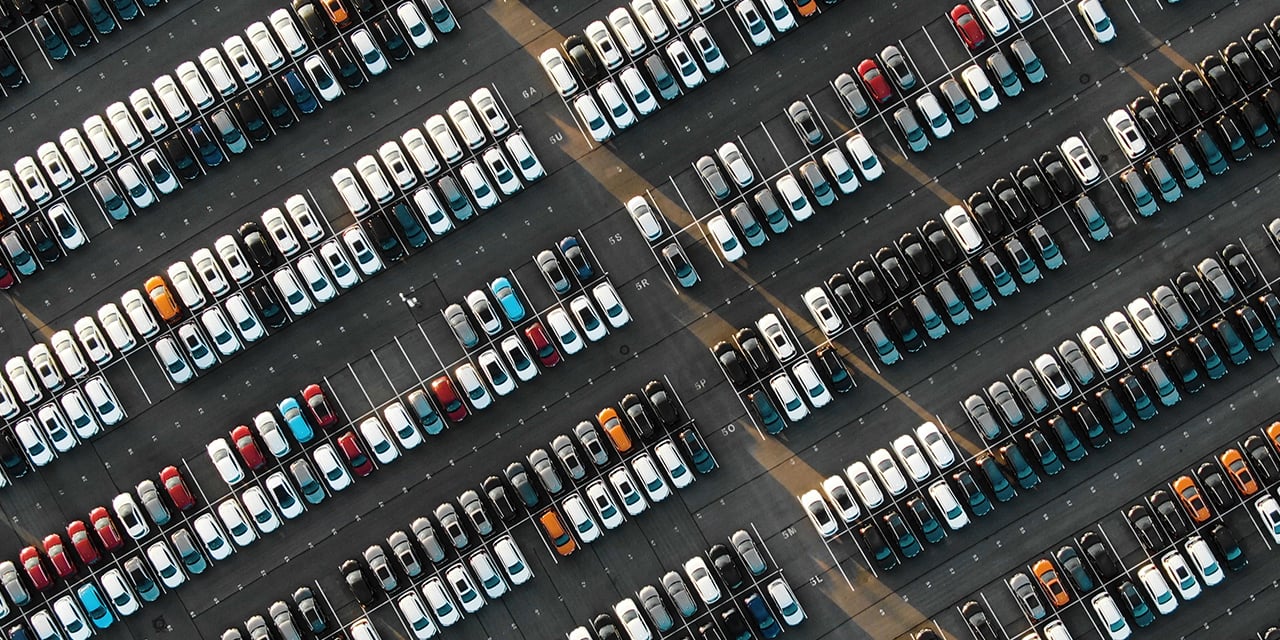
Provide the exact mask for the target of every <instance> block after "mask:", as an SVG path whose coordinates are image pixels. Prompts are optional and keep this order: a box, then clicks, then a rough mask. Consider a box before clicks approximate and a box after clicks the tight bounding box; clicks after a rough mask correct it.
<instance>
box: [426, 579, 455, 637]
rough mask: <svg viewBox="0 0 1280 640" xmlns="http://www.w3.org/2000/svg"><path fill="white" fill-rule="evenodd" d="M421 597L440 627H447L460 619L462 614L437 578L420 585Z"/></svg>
mask: <svg viewBox="0 0 1280 640" xmlns="http://www.w3.org/2000/svg"><path fill="white" fill-rule="evenodd" d="M422 595H423V597H425V598H426V599H427V604H428V605H429V606H430V607H431V612H432V613H433V614H435V617H436V620H437V621H439V622H440V626H442V627H448V626H450V625H452V624H453V623H455V622H457V621H459V620H461V619H462V612H461V611H459V610H458V607H457V606H455V605H454V603H453V598H450V597H449V594H448V592H447V591H445V588H444V583H443V582H442V581H441V580H440V578H439V577H433V578H431V579H429V580H427V582H426V584H424V585H422Z"/></svg>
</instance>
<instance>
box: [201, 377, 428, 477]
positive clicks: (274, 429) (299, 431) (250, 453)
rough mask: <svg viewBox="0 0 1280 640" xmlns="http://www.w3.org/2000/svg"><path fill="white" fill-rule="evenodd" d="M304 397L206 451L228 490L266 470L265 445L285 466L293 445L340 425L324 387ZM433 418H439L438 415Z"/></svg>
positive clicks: (312, 389)
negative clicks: (253, 473)
mask: <svg viewBox="0 0 1280 640" xmlns="http://www.w3.org/2000/svg"><path fill="white" fill-rule="evenodd" d="M300 395H301V397H302V402H298V400H297V398H295V397H294V396H292V395H291V396H288V397H286V398H284V399H283V400H281V401H280V402H279V403H277V405H276V407H275V408H276V412H272V411H271V410H270V409H268V410H266V411H262V412H260V413H258V414H257V415H255V416H254V418H253V421H252V422H253V428H252V429H250V428H249V427H248V426H247V425H243V424H242V425H239V426H237V427H235V428H234V429H232V430H231V433H230V438H229V441H228V438H215V439H214V440H212V441H210V442H209V444H208V445H207V446H206V447H205V450H206V452H207V453H208V454H209V459H210V461H211V462H212V463H213V466H214V468H215V469H216V470H217V471H218V475H219V476H221V477H222V480H223V481H224V482H226V483H227V486H228V487H231V488H233V489H234V488H235V486H236V485H237V484H239V483H240V481H242V480H244V478H245V473H244V470H245V469H246V468H247V469H248V470H249V471H258V470H261V469H263V468H264V467H265V466H266V464H267V458H266V456H264V455H263V454H262V449H263V447H262V446H261V445H265V447H266V450H267V452H268V453H270V454H271V456H272V457H274V458H276V460H278V461H279V462H280V463H282V464H283V462H284V460H285V458H286V457H288V456H289V454H290V453H292V452H293V446H292V444H291V442H297V443H298V446H299V447H300V448H301V447H304V446H305V445H306V444H307V443H308V442H311V441H312V440H314V439H315V437H316V435H317V434H316V429H325V428H331V427H334V426H335V425H337V424H338V414H337V413H336V412H334V410H333V405H331V404H330V403H329V399H328V397H327V395H326V394H325V391H324V389H323V388H322V387H321V386H320V385H318V384H310V385H307V386H306V387H305V388H303V389H302V392H301V394H300ZM397 406H399V407H400V409H401V413H402V414H403V416H404V418H405V420H406V421H408V415H409V414H408V413H407V412H404V411H403V406H402V405H399V404H398V403H397ZM388 413H390V411H388ZM397 415H399V414H397ZM432 415H435V414H434V411H433V412H432ZM277 416H279V417H278V418H277ZM397 426H399V425H397ZM408 428H409V429H410V431H412V430H413V425H412V424H409V425H408ZM255 433H256V437H255ZM260 443H261V444H260ZM232 449H234V450H235V453H236V455H237V456H238V457H239V460H238V461H237V459H236V456H233V455H232V454H231V452H232ZM299 482H301V480H299Z"/></svg>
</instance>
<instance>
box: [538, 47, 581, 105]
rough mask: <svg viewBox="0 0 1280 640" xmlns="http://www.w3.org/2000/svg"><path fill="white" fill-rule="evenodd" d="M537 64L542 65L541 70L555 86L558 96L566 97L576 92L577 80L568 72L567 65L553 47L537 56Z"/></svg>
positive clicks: (558, 51)
mask: <svg viewBox="0 0 1280 640" xmlns="http://www.w3.org/2000/svg"><path fill="white" fill-rule="evenodd" d="M538 62H541V63H542V70H543V71H545V72H546V73H547V77H548V78H550V79H551V84H553V85H555V87H556V91H559V92H560V95H562V96H566V97H568V96H571V95H573V94H574V93H575V92H576V91H577V90H578V80H577V78H575V77H574V75H573V72H572V71H570V70H569V65H568V64H567V63H565V61H564V56H562V55H560V50H559V49H556V48H554V47H553V48H551V49H547V50H546V51H543V52H542V54H541V55H539V56H538Z"/></svg>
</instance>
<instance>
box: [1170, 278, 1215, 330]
mask: <svg viewBox="0 0 1280 640" xmlns="http://www.w3.org/2000/svg"><path fill="white" fill-rule="evenodd" d="M1173 283H1174V284H1175V285H1177V287H1178V291H1179V292H1180V293H1182V299H1183V300H1184V301H1185V302H1186V303H1187V307H1188V308H1189V309H1190V310H1191V315H1193V316H1195V317H1197V318H1200V319H1204V318H1207V317H1209V314H1211V313H1213V309H1214V307H1213V303H1212V302H1210V300H1209V294H1208V292H1206V291H1205V290H1204V285H1203V284H1201V282H1200V279H1199V278H1197V277H1195V275H1194V274H1192V273H1191V272H1190V271H1183V272H1182V273H1179V274H1178V277H1176V278H1174V279H1173Z"/></svg>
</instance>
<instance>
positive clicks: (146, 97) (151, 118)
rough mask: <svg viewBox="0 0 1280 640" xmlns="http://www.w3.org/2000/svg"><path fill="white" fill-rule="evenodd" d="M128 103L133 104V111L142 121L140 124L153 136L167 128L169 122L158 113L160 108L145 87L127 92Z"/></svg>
mask: <svg viewBox="0 0 1280 640" xmlns="http://www.w3.org/2000/svg"><path fill="white" fill-rule="evenodd" d="M129 104H130V105H132V106H133V112H134V113H135V114H136V115H137V116H138V119H139V120H141V121H142V126H143V127H144V128H145V129H146V130H147V131H149V132H150V133H151V135H153V136H159V135H160V134H162V133H164V132H166V131H168V130H169V123H168V122H166V121H165V119H164V116H162V115H160V108H159V107H157V106H156V101H155V99H154V98H152V97H151V92H150V91H147V89H146V87H142V88H139V89H135V90H134V91H133V93H130V94H129Z"/></svg>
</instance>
